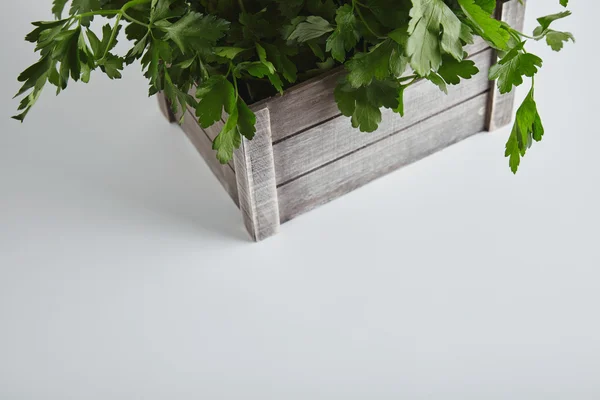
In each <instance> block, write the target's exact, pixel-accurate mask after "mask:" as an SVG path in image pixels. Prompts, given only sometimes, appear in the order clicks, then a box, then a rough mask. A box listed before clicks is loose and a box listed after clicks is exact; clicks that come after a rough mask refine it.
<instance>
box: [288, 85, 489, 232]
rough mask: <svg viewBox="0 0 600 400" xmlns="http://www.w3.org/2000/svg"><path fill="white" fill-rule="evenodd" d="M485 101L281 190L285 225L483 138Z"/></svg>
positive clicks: (450, 111)
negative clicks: (413, 165)
mask: <svg viewBox="0 0 600 400" xmlns="http://www.w3.org/2000/svg"><path fill="white" fill-rule="evenodd" d="M487 98H488V93H484V94H481V95H479V96H477V97H475V98H473V99H471V100H468V101H466V102H464V103H462V104H459V105H457V106H455V107H453V108H450V109H447V110H446V111H444V112H443V113H441V114H438V115H436V116H433V117H431V118H429V119H427V120H425V121H423V122H421V123H419V124H417V125H414V126H412V127H410V128H409V129H405V130H403V131H400V132H397V133H395V134H392V135H390V136H387V137H385V138H383V139H381V140H379V141H378V142H376V143H373V144H371V145H369V146H367V147H365V148H363V149H360V150H357V151H356V152H354V153H352V154H350V155H348V156H346V157H344V158H342V159H340V160H337V161H335V162H332V163H330V164H327V165H325V166H323V167H321V168H319V169H317V170H315V171H313V172H311V173H309V174H306V175H303V176H301V177H299V178H297V179H295V180H293V181H291V182H288V183H287V184H285V185H283V186H280V187H279V188H278V190H277V192H278V196H279V207H280V218H281V222H282V223H283V222H285V221H289V220H290V219H292V218H294V217H296V216H298V215H300V214H303V213H305V212H307V211H309V210H311V209H313V208H315V207H317V206H320V205H322V204H325V203H327V202H329V201H331V200H333V199H335V198H337V197H339V196H341V195H343V194H346V193H348V192H350V191H352V190H354V189H356V188H358V187H360V186H363V185H364V184H366V183H368V182H370V181H372V180H374V179H376V178H378V177H380V176H382V175H385V174H387V173H389V172H391V171H394V170H396V169H398V168H400V167H402V166H405V165H408V164H410V163H413V162H415V161H417V160H419V159H421V158H423V157H425V156H427V155H430V154H432V153H434V152H436V151H438V150H441V149H443V148H445V147H448V146H450V145H451V144H453V143H456V142H458V141H460V140H462V139H465V138H467V137H468V136H471V135H473V134H475V133H478V132H481V131H482V130H483V129H484V127H485V111H486V105H487Z"/></svg>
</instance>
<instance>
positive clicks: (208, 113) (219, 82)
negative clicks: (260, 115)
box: [196, 75, 237, 128]
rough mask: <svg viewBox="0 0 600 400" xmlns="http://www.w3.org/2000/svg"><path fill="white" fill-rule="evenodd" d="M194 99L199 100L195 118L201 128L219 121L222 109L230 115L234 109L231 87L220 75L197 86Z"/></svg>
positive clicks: (234, 99)
mask: <svg viewBox="0 0 600 400" xmlns="http://www.w3.org/2000/svg"><path fill="white" fill-rule="evenodd" d="M196 97H197V98H198V100H199V102H198V106H197V107H196V116H197V117H198V119H199V121H200V126H202V127H203V128H208V127H210V126H212V125H213V124H214V123H215V122H217V121H220V120H221V116H222V114H223V109H225V112H227V113H230V114H231V113H232V111H233V109H234V108H236V106H235V103H236V98H235V90H234V88H233V85H232V84H231V82H229V81H228V80H227V79H225V77H224V76H222V75H213V76H211V77H210V78H209V79H207V80H206V81H204V82H202V83H201V84H200V85H198V90H197V91H196ZM236 123H237V122H236Z"/></svg>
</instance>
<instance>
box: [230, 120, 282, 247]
mask: <svg viewBox="0 0 600 400" xmlns="http://www.w3.org/2000/svg"><path fill="white" fill-rule="evenodd" d="M255 113H256V135H255V136H254V139H252V140H247V139H245V138H244V139H242V145H241V146H240V148H239V149H238V150H236V151H235V153H234V156H233V161H234V164H235V170H236V177H237V186H238V195H239V204H240V210H241V211H242V217H243V219H244V224H245V225H246V229H248V232H249V233H250V236H251V237H252V238H253V239H254V240H256V241H259V240H263V239H265V238H267V237H269V236H272V235H274V234H276V233H277V232H279V201H278V199H277V185H276V183H275V163H274V162H273V142H272V138H271V123H270V117H269V110H268V109H267V108H263V109H261V110H257V111H255Z"/></svg>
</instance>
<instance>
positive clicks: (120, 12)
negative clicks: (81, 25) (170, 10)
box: [72, 0, 152, 29]
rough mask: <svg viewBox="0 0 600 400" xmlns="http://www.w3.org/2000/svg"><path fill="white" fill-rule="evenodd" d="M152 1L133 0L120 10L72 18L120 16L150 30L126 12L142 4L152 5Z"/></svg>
mask: <svg viewBox="0 0 600 400" xmlns="http://www.w3.org/2000/svg"><path fill="white" fill-rule="evenodd" d="M151 1H152V0H133V1H130V2H128V3H125V5H123V7H122V8H121V9H120V10H98V11H90V12H86V13H82V14H78V15H75V16H73V17H72V18H77V19H79V20H81V18H84V17H94V16H96V15H102V16H109V15H116V16H117V18H118V17H119V16H121V17H122V18H125V19H126V20H128V21H130V22H133V23H136V24H138V25H142V26H145V27H146V28H148V29H150V25H148V24H146V23H144V22H142V21H139V20H137V19H135V18H133V17H131V16H129V15H128V14H127V13H126V11H127V10H128V9H130V8H131V7H135V6H139V5H140V4H146V3H150V2H151Z"/></svg>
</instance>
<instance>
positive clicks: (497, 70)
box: [489, 43, 542, 93]
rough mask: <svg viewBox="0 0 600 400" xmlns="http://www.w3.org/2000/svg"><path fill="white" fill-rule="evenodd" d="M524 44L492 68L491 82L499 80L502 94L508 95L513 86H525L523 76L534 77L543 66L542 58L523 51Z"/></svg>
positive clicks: (490, 73) (507, 54)
mask: <svg viewBox="0 0 600 400" xmlns="http://www.w3.org/2000/svg"><path fill="white" fill-rule="evenodd" d="M523 44H524V43H521V44H520V45H518V46H517V47H515V48H513V49H512V50H510V51H509V52H508V53H506V55H505V56H504V57H503V58H502V59H501V60H500V61H499V62H498V63H497V64H496V65H493V66H492V67H491V68H490V72H489V77H490V80H496V79H497V80H498V89H500V93H508V92H510V91H511V90H512V88H513V86H520V85H521V84H523V76H528V77H532V76H534V75H535V74H536V73H537V72H538V67H541V66H542V59H541V58H539V57H538V56H536V55H534V54H531V53H524V52H523V51H522V48H523Z"/></svg>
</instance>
